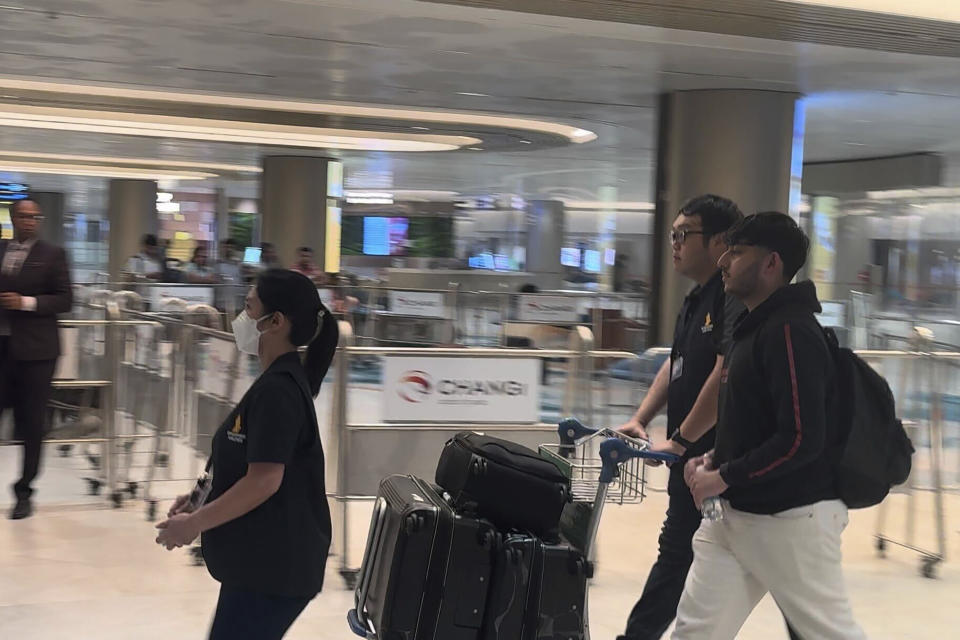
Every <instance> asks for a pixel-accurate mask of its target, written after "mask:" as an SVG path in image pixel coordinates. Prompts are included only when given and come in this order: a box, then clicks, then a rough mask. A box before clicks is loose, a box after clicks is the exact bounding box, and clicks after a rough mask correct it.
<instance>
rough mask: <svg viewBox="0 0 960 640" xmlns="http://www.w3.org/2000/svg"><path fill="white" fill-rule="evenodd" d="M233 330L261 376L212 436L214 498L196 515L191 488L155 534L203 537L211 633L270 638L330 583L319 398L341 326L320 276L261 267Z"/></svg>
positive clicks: (172, 538) (163, 539)
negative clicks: (213, 585)
mask: <svg viewBox="0 0 960 640" xmlns="http://www.w3.org/2000/svg"><path fill="white" fill-rule="evenodd" d="M233 329H234V337H235V339H236V341H237V348H239V349H240V351H243V352H244V353H250V354H253V355H257V356H259V358H260V364H261V366H262V368H263V373H262V374H261V375H260V377H259V378H258V379H257V380H256V381H255V382H254V383H253V385H252V386H251V387H250V389H249V390H248V391H247V393H246V394H245V395H244V397H243V399H242V400H240V404H238V405H237V407H236V408H235V409H234V410H233V411H232V412H231V413H230V415H229V416H228V417H227V420H226V421H225V422H224V423H223V424H222V425H221V426H220V428H219V429H218V430H217V432H216V434H215V435H214V438H213V447H212V448H213V452H212V455H211V458H210V459H211V463H212V465H211V466H212V472H213V483H212V484H213V486H212V490H211V492H210V496H209V498H208V499H207V501H206V503H205V504H204V505H203V506H202V507H200V508H199V509H197V510H195V511H191V507H190V501H189V495H186V496H181V497H180V498H177V501H176V502H175V503H174V505H173V507H172V508H171V509H170V513H169V519H168V520H167V521H165V522H161V523H160V524H158V525H157V528H158V529H160V535H159V536H158V538H157V542H158V543H160V544H162V545H164V546H166V547H167V548H168V549H173V548H175V547H178V546H183V545H187V544H190V542H192V541H193V540H194V539H195V538H196V537H197V536H198V535H200V534H203V536H202V542H203V557H204V560H205V561H206V564H207V568H208V569H209V571H210V574H211V575H212V576H213V577H214V578H215V579H216V580H218V581H219V582H220V583H221V587H220V599H219V601H218V603H217V611H216V615H215V616H214V620H213V625H212V628H211V630H210V640H220V639H225V638H230V640H235V639H236V638H250V639H251V640H273V639H277V638H282V637H283V635H284V634H285V633H286V631H287V629H288V628H289V627H290V625H291V624H293V621H294V620H295V619H296V618H297V616H299V615H300V612H302V611H303V609H304V607H306V606H307V603H308V602H310V600H311V599H312V598H313V597H314V596H315V595H316V594H317V593H318V592H319V591H320V589H321V587H322V586H323V573H324V567H325V566H326V560H327V552H328V549H329V546H330V536H331V526H330V509H329V507H328V505H327V498H326V487H325V484H324V457H323V448H322V446H321V444H320V434H319V430H318V427H317V417H316V413H315V412H314V406H313V398H314V397H316V395H317V393H318V392H319V390H320V383H321V382H322V381H323V377H324V376H325V375H326V373H327V370H328V369H329V368H330V362H331V361H332V360H333V355H334V353H335V351H336V348H337V342H338V340H339V331H338V329H337V322H336V320H335V319H334V318H333V316H332V315H331V314H330V312H329V311H328V310H327V309H326V308H325V307H324V306H323V304H322V303H321V302H320V298H319V296H318V295H317V291H316V288H315V287H314V285H313V283H311V282H310V280H309V279H308V278H307V277H306V276H303V275H301V274H299V273H296V272H293V271H286V270H281V269H271V270H268V271H265V272H263V273H262V274H260V276H259V277H258V279H257V283H256V285H255V286H254V287H253V288H252V289H251V290H250V293H249V294H247V299H246V305H245V308H244V311H243V313H241V314H240V315H239V316H238V317H237V319H236V320H235V321H234V323H233ZM302 345H309V346H308V347H307V353H306V357H305V358H304V360H303V362H302V363H301V360H300V356H299V355H298V354H297V347H298V346H302Z"/></svg>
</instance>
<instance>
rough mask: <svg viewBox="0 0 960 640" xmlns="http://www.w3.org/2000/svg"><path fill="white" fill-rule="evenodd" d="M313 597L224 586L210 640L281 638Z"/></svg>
mask: <svg viewBox="0 0 960 640" xmlns="http://www.w3.org/2000/svg"><path fill="white" fill-rule="evenodd" d="M312 599H313V598H288V597H284V596H272V595H266V594H263V593H256V592H253V591H250V590H248V589H243V588H239V587H230V586H227V585H221V586H220V599H219V600H217V613H216V614H215V615H214V617H213V625H212V626H211V627H210V638H209V640H237V639H238V638H247V639H248V640H280V638H282V637H283V635H284V634H285V633H286V632H287V629H289V628H290V625H292V624H293V621H294V620H296V619H297V616H299V615H300V613H301V612H302V611H303V610H304V608H306V606H307V604H308V603H309V602H310V600H312Z"/></svg>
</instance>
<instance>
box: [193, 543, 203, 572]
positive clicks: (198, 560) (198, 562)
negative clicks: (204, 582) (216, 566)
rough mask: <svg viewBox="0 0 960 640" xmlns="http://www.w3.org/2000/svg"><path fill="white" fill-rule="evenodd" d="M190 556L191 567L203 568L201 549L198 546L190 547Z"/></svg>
mask: <svg viewBox="0 0 960 640" xmlns="http://www.w3.org/2000/svg"><path fill="white" fill-rule="evenodd" d="M190 555H191V556H193V565H194V566H195V567H202V566H203V547H201V546H200V545H194V546H192V547H190Z"/></svg>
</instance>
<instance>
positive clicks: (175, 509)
mask: <svg viewBox="0 0 960 640" xmlns="http://www.w3.org/2000/svg"><path fill="white" fill-rule="evenodd" d="M191 511H193V509H191V508H190V494H189V493H185V494H183V495H182V496H177V499H176V500H175V501H174V502H173V505H172V506H171V507H170V510H169V511H167V517H168V518H172V517H173V516H175V515H177V514H178V513H190V512H191Z"/></svg>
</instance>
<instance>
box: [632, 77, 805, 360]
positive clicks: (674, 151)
mask: <svg viewBox="0 0 960 640" xmlns="http://www.w3.org/2000/svg"><path fill="white" fill-rule="evenodd" d="M798 97H799V96H798V95H797V94H795V93H782V92H775V91H745V90H744V91H740V90H698V91H681V92H677V93H671V94H665V95H663V96H661V99H660V110H659V120H660V122H659V132H658V137H659V140H658V150H657V178H656V180H657V182H656V198H657V202H656V213H655V216H654V229H653V233H654V242H653V247H654V249H653V253H654V255H653V290H652V293H651V296H652V300H651V303H652V305H651V311H650V321H651V333H650V335H651V337H652V340H653V341H654V344H657V345H667V344H670V343H671V341H672V340H673V335H672V332H673V327H674V324H675V321H676V317H677V313H678V312H679V310H680V305H681V304H682V302H683V298H684V296H685V295H686V293H687V291H688V290H689V289H690V287H691V286H692V283H691V282H689V281H687V280H686V279H684V278H682V277H680V276H679V274H677V273H676V272H675V271H674V269H673V258H672V253H673V252H672V248H671V246H670V239H669V231H670V226H671V225H672V224H673V221H674V218H675V217H676V215H677V211H678V210H679V208H680V206H681V205H682V204H683V202H684V201H686V200H687V199H688V198H691V197H694V196H698V195H701V194H704V193H715V194H717V195H721V196H725V197H727V198H730V199H732V200H733V201H734V202H736V203H737V204H738V205H740V208H741V209H742V210H743V212H744V214H747V215H749V214H751V213H757V212H758V211H770V210H776V211H782V212H784V213H791V212H790V211H789V208H790V205H791V196H792V195H793V196H794V199H796V198H797V197H798V196H799V193H797V194H792V193H791V188H793V190H794V191H798V189H799V178H800V176H799V173H800V164H801V162H802V155H800V153H802V144H803V139H802V137H803V131H802V128H803V127H802V122H803V113H802V107H800V108H798V107H797V98H798Z"/></svg>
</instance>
